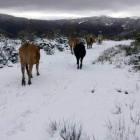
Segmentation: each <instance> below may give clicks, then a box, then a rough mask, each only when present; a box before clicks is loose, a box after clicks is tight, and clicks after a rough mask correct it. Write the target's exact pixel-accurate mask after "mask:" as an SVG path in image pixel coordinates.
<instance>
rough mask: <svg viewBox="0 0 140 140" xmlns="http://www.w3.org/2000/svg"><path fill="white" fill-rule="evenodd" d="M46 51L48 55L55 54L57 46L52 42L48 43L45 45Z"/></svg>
mask: <svg viewBox="0 0 140 140" xmlns="http://www.w3.org/2000/svg"><path fill="white" fill-rule="evenodd" d="M44 51H45V52H46V54H47V55H53V54H54V52H55V47H54V45H53V44H51V43H49V44H46V46H45V47H44Z"/></svg>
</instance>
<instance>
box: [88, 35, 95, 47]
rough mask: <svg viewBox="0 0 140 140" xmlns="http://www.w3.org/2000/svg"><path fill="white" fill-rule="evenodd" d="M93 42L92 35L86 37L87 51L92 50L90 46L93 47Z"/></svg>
mask: <svg viewBox="0 0 140 140" xmlns="http://www.w3.org/2000/svg"><path fill="white" fill-rule="evenodd" d="M94 40H95V36H94V35H88V36H87V37H86V42H87V49H90V48H92V45H93V42H94Z"/></svg>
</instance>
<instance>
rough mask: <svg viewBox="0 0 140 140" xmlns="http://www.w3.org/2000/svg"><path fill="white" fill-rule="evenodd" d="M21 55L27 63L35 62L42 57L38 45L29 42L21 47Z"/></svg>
mask: <svg viewBox="0 0 140 140" xmlns="http://www.w3.org/2000/svg"><path fill="white" fill-rule="evenodd" d="M19 55H20V59H21V60H22V61H24V62H25V63H27V64H29V63H33V64H35V63H36V62H37V61H38V60H39V59H40V52H39V49H38V48H37V46H36V45H34V44H30V43H28V42H26V43H24V44H23V45H22V46H21V47H20V49H19Z"/></svg>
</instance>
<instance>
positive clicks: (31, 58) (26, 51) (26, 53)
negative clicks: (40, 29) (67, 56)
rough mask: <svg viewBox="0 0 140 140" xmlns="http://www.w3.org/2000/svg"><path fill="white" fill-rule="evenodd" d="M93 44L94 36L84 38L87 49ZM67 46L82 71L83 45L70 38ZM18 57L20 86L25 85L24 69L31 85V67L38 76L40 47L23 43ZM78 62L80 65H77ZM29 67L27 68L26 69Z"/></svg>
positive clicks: (100, 36) (99, 37) (99, 41)
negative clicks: (20, 75) (20, 76)
mask: <svg viewBox="0 0 140 140" xmlns="http://www.w3.org/2000/svg"><path fill="white" fill-rule="evenodd" d="M97 40H98V44H100V43H101V42H102V40H103V35H102V34H99V35H98V37H97ZM93 42H95V35H88V36H87V37H86V43H87V49H91V48H92V44H93ZM68 44H69V46H70V49H71V53H72V54H73V53H74V55H75V57H76V59H77V69H82V61H83V58H84V57H85V55H86V49H85V46H84V45H83V43H79V44H78V39H75V38H70V39H69V41H68ZM19 56H20V63H21V72H22V81H21V83H22V86H25V85H26V82H25V68H26V71H27V75H28V84H29V85H30V84H31V78H33V76H32V68H33V65H34V64H36V71H37V76H38V75H40V74H39V60H40V47H39V46H37V45H35V44H31V43H29V42H25V43H24V44H23V45H22V46H21V47H20V48H19ZM79 61H80V64H79ZM28 67H29V68H28Z"/></svg>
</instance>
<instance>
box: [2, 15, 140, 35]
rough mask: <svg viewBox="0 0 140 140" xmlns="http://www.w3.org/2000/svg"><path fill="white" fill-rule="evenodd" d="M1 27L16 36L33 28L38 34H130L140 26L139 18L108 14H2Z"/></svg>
mask: <svg viewBox="0 0 140 140" xmlns="http://www.w3.org/2000/svg"><path fill="white" fill-rule="evenodd" d="M0 21H1V22H0V29H1V30H4V31H6V32H9V33H10V34H12V35H14V36H16V35H17V34H18V32H20V31H23V30H27V29H28V28H32V30H33V31H35V32H36V34H37V35H38V36H41V35H43V34H47V33H48V32H52V31H53V30H58V29H59V30H60V32H61V34H66V32H69V30H70V29H72V31H75V32H76V33H80V31H87V33H94V34H95V35H98V34H99V32H100V31H102V33H103V34H104V35H106V36H115V35H129V34H130V32H132V31H133V30H135V29H137V28H138V27H140V19H139V18H129V17H128V18H112V17H107V16H100V17H87V18H79V19H64V20H33V19H26V18H19V17H13V16H9V15H4V14H0Z"/></svg>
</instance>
